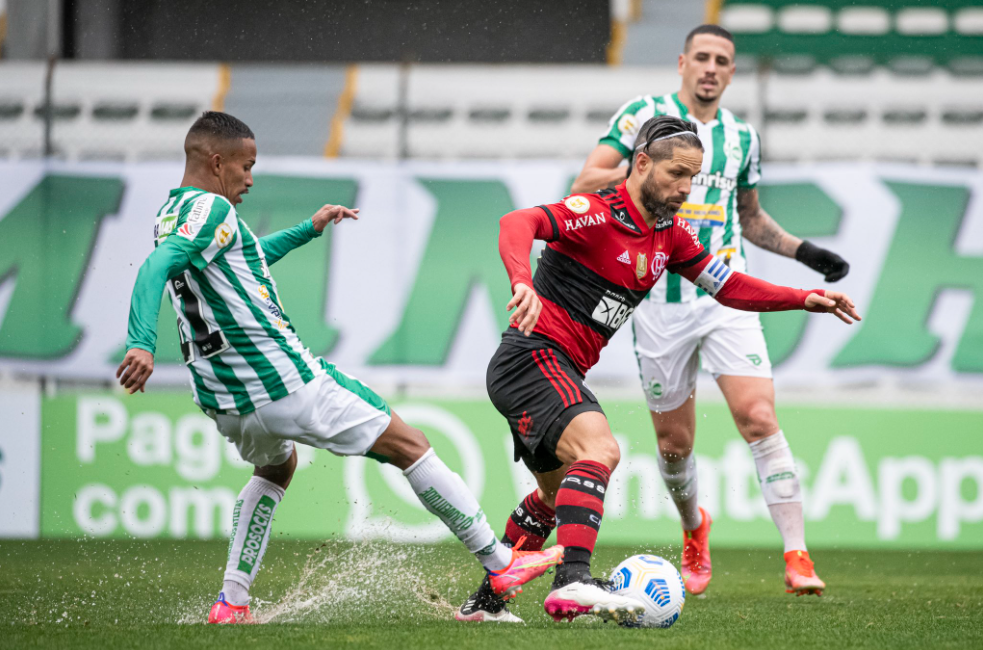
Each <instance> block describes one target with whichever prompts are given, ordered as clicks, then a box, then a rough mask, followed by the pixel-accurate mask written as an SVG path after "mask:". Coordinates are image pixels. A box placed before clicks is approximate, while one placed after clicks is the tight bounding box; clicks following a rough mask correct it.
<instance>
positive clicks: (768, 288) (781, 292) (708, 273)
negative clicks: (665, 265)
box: [676, 256, 860, 324]
mask: <svg viewBox="0 0 983 650" xmlns="http://www.w3.org/2000/svg"><path fill="white" fill-rule="evenodd" d="M676 270H677V271H678V272H679V273H680V274H681V275H682V276H683V277H685V278H686V279H687V280H689V281H690V282H692V283H693V284H695V285H696V286H698V287H700V288H701V289H703V290H704V291H706V292H707V293H708V294H710V296H712V297H713V298H714V299H715V300H716V301H717V302H719V303H720V304H722V305H724V306H726V307H732V308H733V309H740V310H743V311H758V312H763V311H791V310H794V309H805V310H806V311H812V312H829V313H832V314H835V315H836V317H837V318H839V319H840V320H842V321H843V322H844V323H847V324H851V323H852V322H853V321H859V320H860V314H858V313H857V310H856V307H855V306H854V304H853V300H851V299H850V297H849V296H848V295H846V294H845V293H839V292H836V291H824V290H823V289H813V290H811V291H807V290H804V289H793V288H791V287H785V286H782V285H778V284H772V283H770V282H766V281H765V280H762V279H760V278H755V277H752V276H750V275H746V274H744V273H738V272H736V271H732V270H730V269H729V268H728V267H727V266H726V265H725V264H724V263H723V262H721V261H720V260H718V259H717V258H715V257H712V256H707V257H704V258H702V259H701V260H700V261H699V262H697V263H694V264H692V265H690V266H686V267H680V268H677V269H676Z"/></svg>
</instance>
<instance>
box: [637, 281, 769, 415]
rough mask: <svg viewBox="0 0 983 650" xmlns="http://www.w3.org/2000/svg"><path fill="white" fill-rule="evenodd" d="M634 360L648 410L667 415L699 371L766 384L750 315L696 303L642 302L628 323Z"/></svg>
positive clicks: (765, 364) (761, 347) (763, 352)
mask: <svg viewBox="0 0 983 650" xmlns="http://www.w3.org/2000/svg"><path fill="white" fill-rule="evenodd" d="M632 330H633V332H634V334H635V356H636V358H637V359H638V371H639V375H640V376H641V380H642V390H643V391H645V399H646V401H648V405H649V409H651V410H653V411H657V412H665V411H672V410H673V409H677V408H679V407H680V406H682V405H683V403H684V402H685V401H686V399H687V398H688V397H689V396H690V394H691V393H692V392H693V390H694V389H695V388H696V373H697V371H698V370H699V357H700V356H702V357H703V369H704V370H706V371H707V372H709V373H711V374H712V375H713V377H714V379H716V378H717V377H720V376H721V375H734V376H739V377H764V378H766V379H770V378H771V360H770V359H769V358H768V347H767V345H766V344H765V337H764V334H763V333H762V331H761V319H760V318H759V317H758V314H757V313H756V312H748V311H740V310H738V309H731V308H730V307H724V306H723V305H721V304H720V303H718V302H717V301H716V300H713V299H712V298H709V297H702V298H699V299H697V300H693V301H690V302H682V303H657V302H652V301H649V300H644V301H642V303H641V304H640V305H639V306H638V308H637V309H636V310H635V313H634V315H633V318H632Z"/></svg>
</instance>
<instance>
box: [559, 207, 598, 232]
mask: <svg viewBox="0 0 983 650" xmlns="http://www.w3.org/2000/svg"><path fill="white" fill-rule="evenodd" d="M604 221H605V216H604V215H603V214H601V213H600V212H598V213H597V214H589V215H587V216H586V217H577V218H576V219H564V221H563V223H565V224H566V226H567V231H568V232H569V231H571V230H580V229H581V228H583V227H585V226H596V225H597V224H600V223H604Z"/></svg>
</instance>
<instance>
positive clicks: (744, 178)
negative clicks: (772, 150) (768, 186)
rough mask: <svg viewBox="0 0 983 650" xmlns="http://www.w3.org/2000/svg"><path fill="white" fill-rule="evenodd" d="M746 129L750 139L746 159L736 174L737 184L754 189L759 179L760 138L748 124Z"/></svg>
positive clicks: (743, 187)
mask: <svg viewBox="0 0 983 650" xmlns="http://www.w3.org/2000/svg"><path fill="white" fill-rule="evenodd" d="M747 130H748V134H749V135H750V137H751V140H750V142H749V144H748V156H747V161H746V162H745V163H744V168H743V169H742V170H741V173H740V174H738V175H737V186H738V187H740V188H742V189H748V190H750V189H754V188H755V187H756V186H757V185H758V181H760V180H761V138H759V137H758V132H757V131H755V130H754V127H753V126H751V125H750V124H748V125H747Z"/></svg>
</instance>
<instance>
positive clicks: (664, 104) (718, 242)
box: [600, 93, 761, 302]
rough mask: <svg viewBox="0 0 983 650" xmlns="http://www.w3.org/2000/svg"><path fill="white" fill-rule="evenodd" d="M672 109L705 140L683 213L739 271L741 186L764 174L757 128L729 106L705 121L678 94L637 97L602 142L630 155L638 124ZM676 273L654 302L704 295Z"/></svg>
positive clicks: (706, 243)
mask: <svg viewBox="0 0 983 650" xmlns="http://www.w3.org/2000/svg"><path fill="white" fill-rule="evenodd" d="M659 115H672V116H674V117H679V118H682V119H684V120H689V121H691V122H693V123H694V124H695V125H696V129H697V133H698V134H699V136H700V140H701V141H702V142H703V149H704V153H703V170H702V171H701V173H700V174H698V175H697V176H696V177H694V178H693V189H692V191H691V192H690V195H689V199H688V200H687V202H686V203H684V204H683V207H682V208H680V210H679V213H678V214H679V216H681V217H683V218H685V219H686V220H687V221H689V223H690V225H692V226H693V227H694V228H696V229H697V231H698V232H699V236H700V243H702V244H703V247H704V248H706V249H707V250H708V251H709V252H710V254H711V255H716V256H717V257H719V258H721V259H722V260H724V261H725V262H726V263H727V264H728V266H730V268H732V269H734V270H735V271H742V272H743V271H746V270H747V260H746V258H745V256H744V242H743V240H742V239H741V224H740V220H739V219H738V215H737V190H738V188H740V189H750V188H753V187H755V186H756V185H757V183H758V180H759V179H760V178H761V142H760V140H759V138H758V133H757V131H755V130H754V128H753V127H752V126H751V125H750V124H748V123H747V122H745V121H744V120H741V119H738V118H737V117H735V116H734V114H733V113H731V112H730V111H728V110H727V109H725V108H721V109H719V110H718V111H717V117H716V119H714V120H712V121H710V122H709V123H707V124H703V123H702V122H700V121H699V120H697V119H696V118H695V117H693V116H692V115H690V114H689V110H688V109H687V108H686V106H685V105H684V104H683V103H682V102H681V101H680V100H679V97H678V94H676V93H673V94H671V95H662V96H661V97H656V96H653V95H646V96H643V97H637V98H635V99H633V100H631V101H630V102H628V103H627V104H625V105H624V106H622V107H621V108H620V109H619V110H618V112H617V113H615V115H614V117H612V118H611V123H610V125H609V128H608V130H607V132H606V133H605V134H604V135H603V136H602V137H601V140H600V143H601V144H606V145H610V146H612V147H614V148H615V149H617V150H618V151H620V152H621V155H622V156H624V157H625V158H628V157H629V156H631V153H632V151H633V149H634V147H635V137H636V136H637V135H638V129H639V128H641V126H642V125H643V124H644V123H645V122H646V121H647V120H650V119H651V118H653V117H658V116H659ZM681 279H682V278H680V276H678V275H676V274H675V273H666V274H664V275H663V276H662V278H660V279H659V281H658V283H656V285H655V287H654V288H653V289H652V291H651V293H649V297H648V299H649V300H652V301H655V302H688V301H690V300H695V299H696V298H697V297H698V296H703V295H706V293H705V292H704V291H703V290H702V289H698V288H697V287H696V286H694V285H692V284H690V283H689V282H681Z"/></svg>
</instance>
